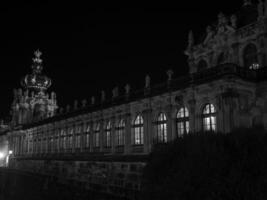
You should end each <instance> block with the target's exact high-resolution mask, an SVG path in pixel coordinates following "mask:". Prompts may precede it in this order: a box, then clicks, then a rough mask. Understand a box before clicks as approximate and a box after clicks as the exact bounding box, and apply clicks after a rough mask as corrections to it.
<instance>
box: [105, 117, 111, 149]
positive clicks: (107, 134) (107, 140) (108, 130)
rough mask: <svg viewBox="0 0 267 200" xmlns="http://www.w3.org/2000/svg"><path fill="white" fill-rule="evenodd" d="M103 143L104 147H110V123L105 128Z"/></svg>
mask: <svg viewBox="0 0 267 200" xmlns="http://www.w3.org/2000/svg"><path fill="white" fill-rule="evenodd" d="M104 141H105V146H106V147H111V123H110V121H109V122H108V123H107V125H106V127H105V137H104Z"/></svg>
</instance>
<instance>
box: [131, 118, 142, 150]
mask: <svg viewBox="0 0 267 200" xmlns="http://www.w3.org/2000/svg"><path fill="white" fill-rule="evenodd" d="M132 141H133V144H135V145H142V144H144V120H143V117H142V116H141V115H138V116H137V117H136V118H135V120H134V123H133V138H132Z"/></svg>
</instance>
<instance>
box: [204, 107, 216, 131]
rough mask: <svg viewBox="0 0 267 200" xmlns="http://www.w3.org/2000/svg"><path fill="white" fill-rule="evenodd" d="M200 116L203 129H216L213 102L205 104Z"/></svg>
mask: <svg viewBox="0 0 267 200" xmlns="http://www.w3.org/2000/svg"><path fill="white" fill-rule="evenodd" d="M202 118H203V130H204V131H216V109H215V107H214V105H213V104H207V105H205V107H204V109H203V112H202Z"/></svg>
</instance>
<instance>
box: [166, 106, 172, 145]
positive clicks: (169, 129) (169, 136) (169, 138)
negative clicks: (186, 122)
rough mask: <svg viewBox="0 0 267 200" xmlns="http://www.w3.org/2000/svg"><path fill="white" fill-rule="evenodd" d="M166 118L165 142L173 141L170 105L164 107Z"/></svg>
mask: <svg viewBox="0 0 267 200" xmlns="http://www.w3.org/2000/svg"><path fill="white" fill-rule="evenodd" d="M166 118H167V142H169V141H172V140H173V120H172V105H168V106H167V107H166Z"/></svg>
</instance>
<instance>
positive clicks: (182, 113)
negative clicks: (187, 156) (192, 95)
mask: <svg viewBox="0 0 267 200" xmlns="http://www.w3.org/2000/svg"><path fill="white" fill-rule="evenodd" d="M176 119H177V134H178V137H181V136H183V135H184V134H185V133H189V112H188V109H187V108H186V107H182V108H181V109H180V110H179V111H178V112H177V116H176Z"/></svg>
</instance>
